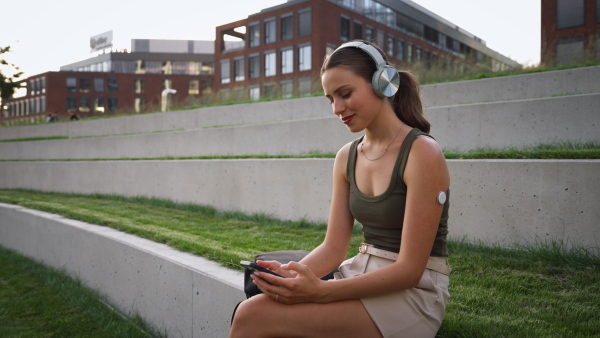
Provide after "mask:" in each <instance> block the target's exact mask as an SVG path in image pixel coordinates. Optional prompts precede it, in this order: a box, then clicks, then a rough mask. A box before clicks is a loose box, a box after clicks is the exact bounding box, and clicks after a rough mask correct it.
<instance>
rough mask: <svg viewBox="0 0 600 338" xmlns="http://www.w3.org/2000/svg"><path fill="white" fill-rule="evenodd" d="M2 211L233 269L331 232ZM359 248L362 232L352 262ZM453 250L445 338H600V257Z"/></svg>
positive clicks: (136, 203)
mask: <svg viewBox="0 0 600 338" xmlns="http://www.w3.org/2000/svg"><path fill="white" fill-rule="evenodd" d="M0 202H3V203H11V204H18V205H22V206H25V207H28V208H32V209H38V210H45V211H48V212H52V213H56V214H60V215H63V216H65V217H69V218H73V219H78V220H82V221H86V222H90V223H94V224H99V225H104V226H110V227H113V228H116V229H119V230H122V231H125V232H128V233H133V234H136V235H138V236H141V237H145V238H149V239H151V240H154V241H157V242H161V243H166V244H168V245H170V246H172V247H174V248H177V249H179V250H182V251H187V252H191V253H194V254H197V255H202V256H205V257H207V258H210V259H212V260H214V261H217V262H220V263H221V264H223V265H224V266H227V267H230V268H234V269H239V266H238V264H237V263H238V262H239V261H240V260H242V259H245V260H248V259H251V258H252V257H253V256H254V255H256V254H257V253H261V252H266V251H274V250H280V249H305V250H311V249H312V248H314V247H315V246H316V245H317V244H319V243H320V242H321V241H322V239H323V236H324V233H325V224H314V223H310V222H307V221H302V220H301V221H297V222H289V221H281V220H277V219H273V218H270V217H268V216H265V215H245V214H242V213H234V212H232V213H222V212H217V211H216V210H215V209H214V208H211V207H206V206H198V205H193V204H178V203H174V202H170V201H165V200H160V199H151V198H142V197H138V198H125V197H120V196H106V195H75V194H53V193H40V192H31V191H22V190H0ZM451 224H452V223H450V226H451ZM450 231H452V228H451V227H450ZM361 239H362V238H361V234H360V228H359V226H358V225H357V226H356V228H355V232H354V236H353V238H352V251H351V252H350V253H349V256H351V255H354V254H356V251H357V246H358V244H359V243H360V241H361ZM449 250H450V254H451V257H450V263H451V265H452V268H453V272H452V275H451V284H450V293H451V299H450V302H449V304H448V314H447V317H446V320H445V321H444V323H443V325H442V328H441V330H440V332H439V334H438V336H439V337H594V336H600V258H599V257H597V256H594V255H593V254H592V253H591V252H589V251H588V250H585V249H581V248H575V249H573V250H570V251H569V250H566V248H565V246H564V245H562V244H561V243H543V244H536V245H530V246H521V247H513V248H500V247H494V246H487V245H483V244H471V243H466V242H461V241H450V242H449ZM3 283H4V282H3ZM39 297H41V298H42V299H44V297H50V295H47V296H39ZM34 298H37V296H36V297H34ZM44 302H45V301H44ZM4 311H5V310H4V305H0V313H2V312H4ZM72 315H73V316H77V315H79V314H78V313H77V311H74V312H73V314H72ZM65 320H68V319H65ZM0 326H3V325H2V323H1V322H0ZM47 332H50V331H47ZM47 332H46V334H48V333H47ZM1 333H2V332H1V331H0V336H2V334H1ZM48 335H51V334H48Z"/></svg>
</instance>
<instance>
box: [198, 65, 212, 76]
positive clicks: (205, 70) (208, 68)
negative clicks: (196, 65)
mask: <svg viewBox="0 0 600 338" xmlns="http://www.w3.org/2000/svg"><path fill="white" fill-rule="evenodd" d="M212 73H213V66H212V63H203V64H202V66H200V74H202V75H212Z"/></svg>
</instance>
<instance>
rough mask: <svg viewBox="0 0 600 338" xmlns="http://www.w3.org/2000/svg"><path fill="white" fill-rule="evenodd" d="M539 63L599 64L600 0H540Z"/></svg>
mask: <svg viewBox="0 0 600 338" xmlns="http://www.w3.org/2000/svg"><path fill="white" fill-rule="evenodd" d="M541 43H542V44H541V62H542V64H545V65H561V64H571V63H581V62H584V61H600V0H542V41H541Z"/></svg>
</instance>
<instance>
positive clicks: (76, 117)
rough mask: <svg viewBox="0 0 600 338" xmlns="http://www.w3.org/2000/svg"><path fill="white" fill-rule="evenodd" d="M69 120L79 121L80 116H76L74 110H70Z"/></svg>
mask: <svg viewBox="0 0 600 338" xmlns="http://www.w3.org/2000/svg"><path fill="white" fill-rule="evenodd" d="M69 120H79V116H78V115H76V114H75V113H74V112H73V111H72V110H69Z"/></svg>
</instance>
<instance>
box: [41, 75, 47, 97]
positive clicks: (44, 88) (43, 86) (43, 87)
mask: <svg viewBox="0 0 600 338" xmlns="http://www.w3.org/2000/svg"><path fill="white" fill-rule="evenodd" d="M41 86H42V94H44V93H45V92H46V78H45V77H43V78H42V84H41Z"/></svg>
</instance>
